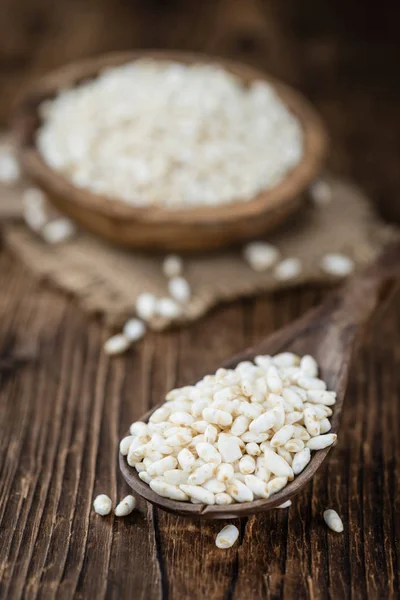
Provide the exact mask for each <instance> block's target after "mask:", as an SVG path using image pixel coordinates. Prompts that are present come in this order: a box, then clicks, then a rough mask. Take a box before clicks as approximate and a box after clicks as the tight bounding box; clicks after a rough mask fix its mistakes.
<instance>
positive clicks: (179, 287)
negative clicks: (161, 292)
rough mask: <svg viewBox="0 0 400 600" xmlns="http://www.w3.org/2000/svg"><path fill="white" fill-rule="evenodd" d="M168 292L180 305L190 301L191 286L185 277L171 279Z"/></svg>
mask: <svg viewBox="0 0 400 600" xmlns="http://www.w3.org/2000/svg"><path fill="white" fill-rule="evenodd" d="M168 291H169V293H170V294H171V296H172V298H173V299H174V300H176V301H177V302H179V303H180V304H186V303H187V302H189V300H190V296H191V291H190V285H189V284H188V282H187V281H186V279H185V278H184V277H171V279H170V280H169V282H168Z"/></svg>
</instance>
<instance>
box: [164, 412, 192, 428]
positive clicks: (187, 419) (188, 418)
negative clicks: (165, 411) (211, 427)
mask: <svg viewBox="0 0 400 600" xmlns="http://www.w3.org/2000/svg"><path fill="white" fill-rule="evenodd" d="M169 420H170V422H171V423H174V424H175V425H184V426H189V425H190V426H191V425H192V423H193V422H194V418H193V417H192V415H191V414H189V413H188V412H185V411H180V410H179V411H176V412H174V413H172V414H171V415H170V417H169Z"/></svg>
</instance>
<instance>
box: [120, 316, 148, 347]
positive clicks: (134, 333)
mask: <svg viewBox="0 0 400 600" xmlns="http://www.w3.org/2000/svg"><path fill="white" fill-rule="evenodd" d="M145 333H146V325H145V324H144V323H143V321H141V320H140V319H134V318H133V319H129V320H128V321H126V323H125V325H124V327H123V329H122V334H123V335H124V336H125V337H126V338H127V339H128V340H129V341H131V342H137V341H139V340H140V339H141V338H142V337H143V336H144V334H145Z"/></svg>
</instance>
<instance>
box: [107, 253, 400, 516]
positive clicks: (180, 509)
mask: <svg viewBox="0 0 400 600" xmlns="http://www.w3.org/2000/svg"><path fill="white" fill-rule="evenodd" d="M399 276H400V244H394V245H392V246H390V247H389V248H388V249H387V250H386V251H385V252H384V253H383V254H382V255H381V256H380V257H379V258H378V260H377V261H376V262H375V263H374V264H373V265H372V266H370V267H368V268H367V269H366V270H365V271H364V272H362V273H360V274H359V275H356V276H354V277H352V278H351V279H350V280H349V281H348V283H346V284H345V285H344V286H343V287H342V288H341V289H339V290H337V291H335V292H333V293H332V294H330V295H329V296H328V298H327V299H326V300H325V302H323V304H321V305H320V306H318V307H317V308H314V309H312V310H310V311H309V312H308V313H306V314H305V315H304V316H303V317H301V318H300V319H298V320H296V321H294V322H293V323H291V324H290V325H288V326H286V327H284V328H283V329H280V330H278V331H276V332H275V333H273V334H272V335H271V336H268V337H267V338H266V339H264V340H262V341H261V342H260V343H259V344H257V345H256V346H253V347H251V348H248V349H247V350H245V351H244V352H242V353H240V354H238V355H236V356H234V357H233V358H232V359H230V360H228V361H227V362H226V363H225V364H224V365H223V366H224V367H226V368H234V367H235V366H236V365H237V364H238V363H239V362H241V361H244V360H252V359H253V358H254V357H255V356H257V355H259V354H271V355H274V354H277V353H279V352H294V353H296V354H299V355H304V354H311V355H312V356H313V357H314V358H315V359H316V360H317V362H318V365H319V367H320V374H319V377H320V378H321V379H323V380H324V381H325V382H326V384H327V389H329V390H334V391H336V393H337V401H336V404H335V405H334V406H333V407H332V408H333V415H332V417H331V418H330V421H331V425H332V429H331V433H336V434H337V433H338V431H339V426H340V420H341V415H342V410H343V402H344V397H345V393H346V388H347V379H348V373H349V366H350V361H351V357H352V354H353V352H354V349H355V346H356V343H357V342H358V341H359V339H360V335H361V333H362V332H363V330H364V328H365V326H366V325H367V324H368V322H369V321H370V320H371V318H372V317H373V316H374V315H375V314H376V312H377V311H378V310H379V309H380V308H381V307H382V304H383V303H384V302H385V301H386V300H387V298H388V296H389V295H390V293H391V292H392V291H393V288H394V285H395V283H396V280H397V279H398V278H399ZM219 366H221V365H216V368H218V367H219ZM158 406H160V404H159V405H158ZM158 406H155V407H154V408H152V409H151V410H150V411H149V412H147V413H146V414H144V415H143V416H142V417H141V418H140V419H138V420H141V421H148V419H149V417H150V415H151V414H152V412H153V411H154V410H155V409H156V408H158ZM341 443H343V444H345V443H346V440H343V439H342V440H341ZM330 448H331V447H328V448H325V449H323V450H318V451H316V452H313V453H312V458H311V461H310V462H309V464H308V465H307V467H306V468H305V469H304V471H302V473H300V474H299V475H297V476H296V477H295V478H294V480H293V481H291V482H290V483H288V485H286V486H285V487H284V488H283V489H282V490H281V491H280V492H278V493H277V494H274V495H273V496H271V497H270V498H268V499H260V500H254V501H253V502H242V503H236V504H231V505H224V506H222V505H205V504H192V503H189V502H179V501H176V500H170V499H168V498H163V497H162V496H159V495H158V494H156V493H155V492H153V490H152V489H151V488H150V487H149V486H148V485H147V484H146V483H144V482H143V481H142V480H141V479H140V478H139V476H138V473H137V472H136V470H135V469H134V468H133V467H130V466H129V465H128V463H127V460H126V456H122V454H120V455H119V463H120V468H121V471H122V474H123V476H124V478H125V480H126V481H127V483H128V484H129V485H130V487H131V488H132V489H133V490H134V491H135V492H136V493H137V494H139V495H140V496H142V497H143V498H145V499H146V500H148V501H149V502H151V503H152V504H155V505H156V506H158V507H159V508H162V509H163V510H166V511H168V512H173V513H175V514H178V515H181V516H186V517H202V518H206V519H227V518H235V517H244V516H248V515H252V514H255V513H258V512H264V511H266V510H269V509H271V508H275V507H277V506H279V505H280V504H282V503H284V502H286V501H287V500H289V499H290V498H291V497H292V496H294V495H295V494H297V493H298V492H299V491H300V490H301V489H302V488H303V487H304V486H305V485H306V484H307V483H308V482H309V481H310V479H311V478H312V477H313V475H314V474H315V472H316V471H317V469H318V468H319V467H320V466H321V464H322V463H323V461H324V460H325V458H326V456H327V454H328V452H329V451H330Z"/></svg>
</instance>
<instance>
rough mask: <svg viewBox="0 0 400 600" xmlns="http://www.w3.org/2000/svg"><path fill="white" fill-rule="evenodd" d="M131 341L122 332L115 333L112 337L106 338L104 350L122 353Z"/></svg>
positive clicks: (112, 353)
mask: <svg viewBox="0 0 400 600" xmlns="http://www.w3.org/2000/svg"><path fill="white" fill-rule="evenodd" d="M130 345H131V342H130V341H129V340H128V338H126V337H125V336H124V335H122V333H117V334H116V335H113V336H112V337H110V338H108V340H107V341H106V342H105V343H104V346H103V348H104V352H105V353H106V354H110V355H114V354H122V353H123V352H125V351H126V350H127V349H128V348H129V346H130Z"/></svg>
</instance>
